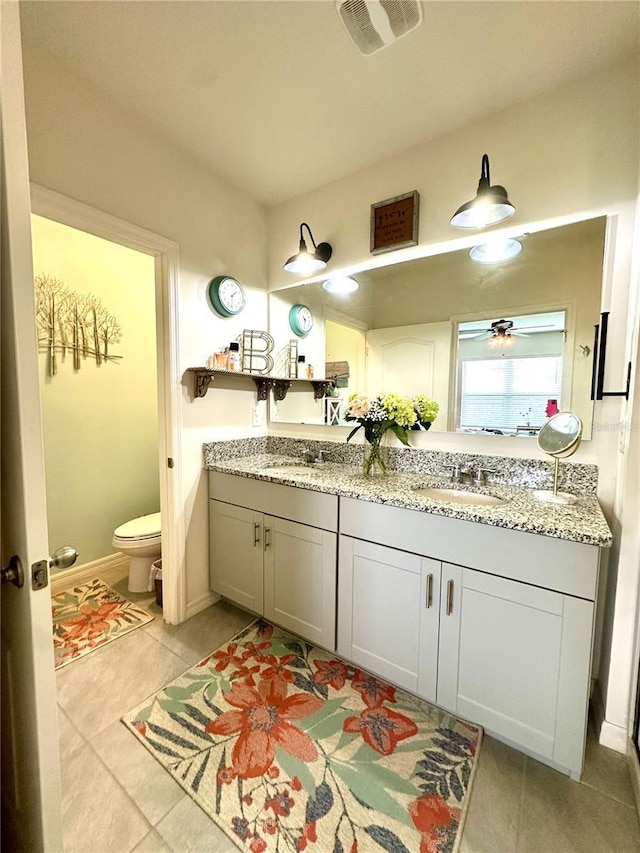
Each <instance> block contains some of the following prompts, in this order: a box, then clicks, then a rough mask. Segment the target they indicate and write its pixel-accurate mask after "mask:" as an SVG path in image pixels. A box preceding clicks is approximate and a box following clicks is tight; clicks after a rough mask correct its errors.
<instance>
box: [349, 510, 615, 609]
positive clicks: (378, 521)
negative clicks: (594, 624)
mask: <svg viewBox="0 0 640 853" xmlns="http://www.w3.org/2000/svg"><path fill="white" fill-rule="evenodd" d="M340 532H341V533H343V534H346V535H347V536H353V537H355V538H357V539H362V540H364V541H366V542H378V543H379V544H380V545H386V546H388V547H391V548H401V549H402V550H403V551H410V552H412V553H414V554H420V555H422V556H425V557H432V558H435V559H437V560H442V561H444V562H447V563H456V564H457V565H459V566H468V567H470V568H474V569H480V570H481V571H483V572H487V573H488V574H491V575H499V576H500V577H505V578H511V579H512V580H517V581H523V582H525V583H529V584H533V585H535V586H540V587H544V588H545V589H550V590H555V591H556V592H563V593H566V594H567V595H575V596H578V597H579V598H586V599H588V600H589V601H594V600H595V598H596V590H597V584H598V566H599V559H600V549H599V548H598V547H596V546H595V545H583V544H582V543H580V542H568V541H566V540H564V539H554V538H552V537H550V536H537V535H535V534H533V533H522V532H521V531H519V530H508V529H506V528H502V527H493V526H491V525H489V524H481V523H479V522H474V521H462V520H460V519H457V518H447V517H446V516H442V515H431V514H429V513H427V512H418V511H416V510H410V509H402V508H400V507H393V506H386V505H384V504H377V503H371V502H367V501H358V500H354V499H353V498H341V499H340Z"/></svg>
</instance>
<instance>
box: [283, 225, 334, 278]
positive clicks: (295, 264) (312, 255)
mask: <svg viewBox="0 0 640 853" xmlns="http://www.w3.org/2000/svg"><path fill="white" fill-rule="evenodd" d="M303 228H306V229H307V232H308V234H309V238H310V240H311V243H312V245H313V252H310V251H309V250H308V249H307V244H306V242H305V239H304V235H303V233H302V229H303ZM332 253H333V249H332V248H331V246H330V244H329V243H318V245H317V246H316V241H315V240H314V239H313V234H312V233H311V228H309V226H308V225H307V223H306V222H303V223H302V224H301V225H300V248H299V249H298V253H297V254H296V255H292V256H291V257H290V258H289V260H288V261H287V262H286V264H285V265H284V269H285V270H286V271H287V272H293V273H301V274H304V275H311V274H312V273H315V272H320V271H321V270H323V269H324V268H325V267H326V266H327V261H328V260H329V258H330V257H331V255H332Z"/></svg>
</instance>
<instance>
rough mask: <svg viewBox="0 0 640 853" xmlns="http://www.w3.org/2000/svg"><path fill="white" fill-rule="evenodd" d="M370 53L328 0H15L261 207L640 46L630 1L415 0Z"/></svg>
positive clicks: (35, 34) (91, 72)
mask: <svg viewBox="0 0 640 853" xmlns="http://www.w3.org/2000/svg"><path fill="white" fill-rule="evenodd" d="M422 6H423V22H422V25H421V26H420V27H418V28H417V29H416V30H414V31H413V32H412V33H410V34H408V35H407V36H405V37H404V38H402V39H400V40H399V41H397V42H396V43H395V44H393V45H391V46H390V47H388V48H385V49H384V50H382V51H380V52H379V53H376V54H373V55H371V56H363V55H362V54H360V53H359V52H358V50H357V49H356V48H355V46H354V45H353V43H352V42H351V41H350V39H349V37H348V36H347V34H346V32H345V30H344V28H343V26H342V24H341V22H340V19H339V17H338V13H337V11H336V7H335V3H334V2H333V0H203V2H191V0H173V2H161V0H128V2H120V0H112V2H96V1H95V0H93V2H85V0H77V2H68V0H62V2H59V0H44V2H43V1H42V0H36V1H35V2H34V0H27V2H23V3H22V4H21V10H22V11H21V14H22V26H23V43H24V48H25V63H26V64H28V61H29V56H30V55H32V52H33V51H37V52H39V53H42V52H49V53H51V54H53V56H54V57H55V59H56V60H57V61H58V62H59V63H60V64H62V65H63V66H64V67H65V68H66V69H67V70H70V71H71V72H73V73H74V74H76V75H78V76H79V77H82V78H83V79H84V80H85V81H86V82H88V83H89V84H91V85H92V86H95V87H96V89H98V90H100V91H102V92H103V93H105V94H107V95H108V96H110V97H111V98H112V99H114V100H115V101H116V102H117V103H118V104H119V105H120V106H121V107H123V108H125V109H127V110H129V111H132V112H133V113H135V114H136V115H138V116H139V117H141V118H142V119H144V120H145V121H147V122H148V123H151V124H152V125H153V126H154V127H155V128H156V129H157V130H158V131H159V132H161V133H163V134H164V135H165V136H167V137H169V138H170V139H172V140H173V142H174V143H176V144H177V145H179V146H180V147H181V148H183V149H185V150H186V151H188V152H189V153H190V154H191V155H192V156H195V157H196V158H198V160H200V161H201V162H202V163H203V164H206V165H207V166H208V167H209V168H210V169H212V170H213V171H215V172H216V173H218V174H219V175H221V176H223V177H225V178H226V179H228V180H230V181H231V182H232V183H233V184H235V185H236V186H238V187H240V188H242V189H243V190H244V191H245V192H247V193H248V194H249V195H251V196H252V197H254V198H256V199H257V200H259V201H261V202H263V203H265V204H267V205H273V204H277V203H278V202H281V201H284V200H286V199H289V198H292V197H294V196H297V195H300V194H302V193H304V192H307V191H309V190H312V189H314V188H315V187H317V186H320V185H322V184H325V183H328V182H329V181H332V180H335V179H337V178H340V177H342V176H344V175H347V174H349V173H351V172H353V171H356V170H357V169H359V168H362V167H365V166H368V165H371V164H372V163H375V162H376V161H378V160H380V159H382V158H386V157H389V156H390V155H392V154H394V153H397V152H399V151H403V150H405V149H407V148H410V147H412V146H413V145H415V144H417V143H418V142H421V141H424V140H427V139H430V138H434V137H437V136H441V135H442V134H444V133H447V132H449V131H451V130H454V129H455V128H458V127H462V126H464V125H465V124H468V123H469V122H470V121H473V120H475V119H479V118H481V117H484V116H487V115H490V114H492V113H494V112H497V111H499V110H501V109H504V108H506V107H508V106H510V105H511V104H514V103H516V102H519V101H524V100H527V99H529V98H530V97H532V96H534V95H535V94H536V93H539V92H541V91H543V90H546V89H550V88H552V87H556V86H558V85H561V84H562V83H564V82H566V81H568V80H571V79H574V78H578V77H581V76H585V75H587V74H589V73H591V72H593V71H595V70H597V69H599V68H602V67H605V66H607V65H611V64H613V63H615V62H618V61H621V60H623V59H624V58H627V57H630V56H632V55H634V54H635V55H636V56H637V55H638V52H639V29H640V3H638V2H618V1H617V0H608V2H607V0H605V2H573V1H572V0H569V1H568V2H559V0H550V2H547V0H511V1H510V2H493V0H476V2H473V1H471V2H458V0H437V1H436V0H425V2H423V4H422Z"/></svg>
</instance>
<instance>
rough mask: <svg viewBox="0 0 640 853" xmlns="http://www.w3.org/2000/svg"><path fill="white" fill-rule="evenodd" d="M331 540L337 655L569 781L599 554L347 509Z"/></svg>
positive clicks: (352, 503) (408, 515) (433, 520)
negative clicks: (335, 555) (335, 551)
mask: <svg viewBox="0 0 640 853" xmlns="http://www.w3.org/2000/svg"><path fill="white" fill-rule="evenodd" d="M340 531H341V536H340V544H339V555H340V561H339V567H338V576H339V595H338V651H339V652H341V653H342V654H343V655H344V656H345V657H347V658H349V659H350V660H353V661H354V662H357V663H361V664H362V665H363V666H366V667H368V668H370V669H372V670H373V671H374V672H376V673H378V674H379V675H381V676H383V677H387V678H389V679H390V680H391V681H394V682H395V683H396V684H399V685H401V686H403V687H408V688H409V689H410V690H413V691H414V692H416V693H417V694H418V695H420V696H422V697H424V698H425V699H428V700H431V701H435V702H436V704H438V705H439V706H441V707H443V708H446V709H447V710H450V711H452V712H454V713H456V714H458V715H460V716H461V717H463V718H466V719H468V720H470V721H471V722H474V723H478V724H480V725H482V726H484V727H485V728H486V729H487V731H488V732H489V733H491V734H494V735H496V736H497V737H499V738H501V739H503V740H506V741H508V742H510V743H512V744H513V745H515V746H517V747H519V748H520V749H523V750H524V751H526V752H529V753H530V754H532V755H534V756H536V757H539V758H542V759H544V760H545V761H546V762H547V763H549V764H551V765H553V766H556V767H558V768H559V769H562V770H564V771H565V772H568V773H569V774H570V775H571V776H572V777H573V778H576V779H578V778H579V777H580V774H581V772H582V763H583V754H584V741H585V735H586V725H587V705H588V698H589V686H590V666H591V650H592V635H593V621H594V601H595V595H596V589H597V580H598V564H599V549H598V548H597V547H595V546H587V545H582V544H580V543H575V542H568V541H566V540H557V539H551V538H549V537H543V536H536V535H533V534H529V533H520V532H517V531H512V530H506V529H501V528H496V527H492V526H490V525H484V524H476V523H473V522H467V521H460V520H457V519H452V518H446V517H443V516H435V515H429V514H426V513H421V512H416V511H412V510H405V509H399V508H396V507H389V506H384V505H381V504H374V503H368V502H364V501H357V500H352V499H343V500H342V501H341V511H340ZM428 577H432V578H433V581H432V586H433V595H432V602H433V603H435V602H436V601H438V602H439V607H434V606H432V607H428V606H427V604H428V595H427V589H426V586H427V578H428Z"/></svg>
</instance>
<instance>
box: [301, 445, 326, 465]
mask: <svg viewBox="0 0 640 853" xmlns="http://www.w3.org/2000/svg"><path fill="white" fill-rule="evenodd" d="M328 455H329V454H328V453H327V451H326V450H309V448H308V447H305V448H304V449H303V451H302V458H303V459H304V461H305V462H308V463H310V464H313V463H315V462H326V460H327V456H328Z"/></svg>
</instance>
